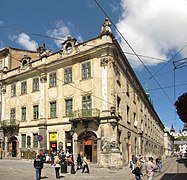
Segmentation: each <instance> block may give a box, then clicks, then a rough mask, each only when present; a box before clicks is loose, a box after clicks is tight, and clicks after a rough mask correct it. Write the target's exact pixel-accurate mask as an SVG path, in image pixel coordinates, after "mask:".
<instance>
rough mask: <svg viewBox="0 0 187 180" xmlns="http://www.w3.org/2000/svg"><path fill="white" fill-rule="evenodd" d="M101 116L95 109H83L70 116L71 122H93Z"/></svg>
mask: <svg viewBox="0 0 187 180" xmlns="http://www.w3.org/2000/svg"><path fill="white" fill-rule="evenodd" d="M99 116H100V110H99V109H97V108H94V109H81V110H76V111H74V112H72V113H71V114H70V117H69V120H70V121H77V120H84V119H87V120H89V119H90V120H92V119H97V118H99Z"/></svg>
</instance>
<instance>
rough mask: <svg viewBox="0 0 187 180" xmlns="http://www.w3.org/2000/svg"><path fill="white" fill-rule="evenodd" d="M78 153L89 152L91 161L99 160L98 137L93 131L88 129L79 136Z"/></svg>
mask: <svg viewBox="0 0 187 180" xmlns="http://www.w3.org/2000/svg"><path fill="white" fill-rule="evenodd" d="M77 145H78V153H80V154H81V156H83V155H84V154H87V156H88V160H89V161H90V162H94V163H96V162H97V137H96V135H95V134H94V133H93V132H90V131H87V132H84V133H82V134H80V135H79V136H78V143H77Z"/></svg>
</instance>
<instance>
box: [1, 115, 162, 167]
mask: <svg viewBox="0 0 187 180" xmlns="http://www.w3.org/2000/svg"><path fill="white" fill-rule="evenodd" d="M4 132H5V131H4ZM10 132H11V133H10ZM10 132H9V133H8V132H7V131H6V132H5V134H4V142H5V146H4V156H5V157H15V158H19V159H21V158H25V157H26V158H33V156H35V154H37V153H40V152H46V153H48V154H50V153H51V152H52V151H53V152H60V151H61V150H64V151H65V153H69V154H73V156H74V158H75V159H76V157H77V155H78V154H80V155H81V156H83V155H84V154H87V156H88V160H89V161H90V162H93V163H97V164H98V166H100V167H116V168H120V167H122V166H124V165H125V164H128V162H129V160H130V158H131V156H132V154H135V155H138V154H141V155H142V156H143V157H144V158H148V157H149V156H153V157H158V156H160V155H161V156H162V151H163V147H162V146H160V145H159V144H158V143H157V144H156V143H155V142H154V141H149V139H147V138H145V137H144V136H142V134H138V133H136V132H133V131H130V130H129V129H125V128H124V127H120V125H119V124H118V122H117V120H116V119H112V118H111V119H110V120H108V119H107V120H105V119H103V120H100V121H93V120H88V121H85V122H82V121H74V122H70V123H67V124H55V125H49V126H48V125H47V124H45V125H44V124H42V125H40V126H30V127H26V126H25V127H21V126H20V127H19V128H17V129H13V130H11V131H10Z"/></svg>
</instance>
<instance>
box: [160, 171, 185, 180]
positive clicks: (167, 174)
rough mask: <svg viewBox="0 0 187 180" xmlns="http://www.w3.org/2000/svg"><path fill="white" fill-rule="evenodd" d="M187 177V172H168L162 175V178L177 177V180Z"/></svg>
mask: <svg viewBox="0 0 187 180" xmlns="http://www.w3.org/2000/svg"><path fill="white" fill-rule="evenodd" d="M186 177H187V173H179V174H176V173H173V174H172V173H166V174H164V176H162V177H161V179H160V180H171V179H173V180H174V179H175V180H185V179H186Z"/></svg>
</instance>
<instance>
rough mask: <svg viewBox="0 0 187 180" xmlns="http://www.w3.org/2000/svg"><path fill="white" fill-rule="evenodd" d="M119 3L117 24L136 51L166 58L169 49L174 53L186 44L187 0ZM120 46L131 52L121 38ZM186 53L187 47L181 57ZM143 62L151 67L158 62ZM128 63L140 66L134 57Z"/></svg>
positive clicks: (147, 0)
mask: <svg viewBox="0 0 187 180" xmlns="http://www.w3.org/2000/svg"><path fill="white" fill-rule="evenodd" d="M121 6H122V9H123V13H122V15H121V18H120V19H119V22H118V23H117V27H118V29H119V31H120V32H121V33H122V34H123V36H124V37H125V38H126V40H127V41H128V42H129V44H130V45H131V46H132V47H133V49H134V50H135V51H136V53H137V54H144V55H148V56H154V57H158V58H164V59H167V58H170V57H169V56H168V55H169V52H170V51H171V50H175V51H176V52H177V51H179V50H180V49H181V48H182V47H183V46H184V45H185V44H186V43H187V33H186V29H187V20H186V18H187V11H186V9H187V1H186V0H164V1H163V0H144V1H143V2H142V1H138V0H121ZM120 38H121V37H120ZM121 45H122V47H123V49H124V51H128V52H132V51H130V49H129V47H128V46H127V44H126V43H125V42H124V40H123V39H122V38H121ZM186 54H187V48H185V49H184V50H183V51H181V55H182V56H183V57H184V56H185V55H186ZM130 58H131V59H132V56H131V57H130ZM143 61H144V63H145V64H146V65H150V66H151V65H156V64H158V63H160V61H157V60H153V59H151V60H150V59H143ZM131 64H132V65H133V66H134V67H140V66H141V65H142V64H141V62H139V61H137V59H136V61H135V60H133V61H131Z"/></svg>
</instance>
